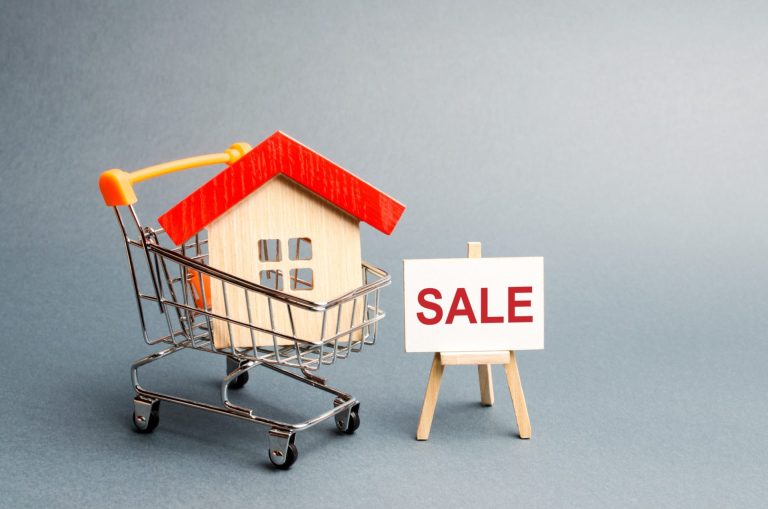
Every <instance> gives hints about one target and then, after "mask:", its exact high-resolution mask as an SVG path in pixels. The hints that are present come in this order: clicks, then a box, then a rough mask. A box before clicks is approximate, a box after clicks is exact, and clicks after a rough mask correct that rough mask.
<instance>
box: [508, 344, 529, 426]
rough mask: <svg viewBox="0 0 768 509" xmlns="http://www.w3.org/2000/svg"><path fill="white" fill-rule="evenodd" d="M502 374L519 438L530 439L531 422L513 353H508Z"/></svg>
mask: <svg viewBox="0 0 768 509" xmlns="http://www.w3.org/2000/svg"><path fill="white" fill-rule="evenodd" d="M504 372H505V373H506V374H507V384H508V385H509V395H510V396H511V397H512V406H514V407H515V417H516V418H517V430H518V432H519V433H520V438H531V421H530V419H529V418H528V407H527V406H526V405H525V394H523V385H522V383H521V382H520V372H519V371H518V369H517V360H516V358H515V352H509V362H508V363H507V364H504Z"/></svg>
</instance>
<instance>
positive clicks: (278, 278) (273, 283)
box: [259, 270, 283, 292]
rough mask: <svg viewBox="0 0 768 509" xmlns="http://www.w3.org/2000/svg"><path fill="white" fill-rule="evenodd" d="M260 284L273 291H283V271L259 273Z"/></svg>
mask: <svg viewBox="0 0 768 509" xmlns="http://www.w3.org/2000/svg"><path fill="white" fill-rule="evenodd" d="M259 284H260V285H261V286H266V287H267V288H272V289H273V290H278V291H281V292H282V291H283V271H281V270H262V271H260V272H259Z"/></svg>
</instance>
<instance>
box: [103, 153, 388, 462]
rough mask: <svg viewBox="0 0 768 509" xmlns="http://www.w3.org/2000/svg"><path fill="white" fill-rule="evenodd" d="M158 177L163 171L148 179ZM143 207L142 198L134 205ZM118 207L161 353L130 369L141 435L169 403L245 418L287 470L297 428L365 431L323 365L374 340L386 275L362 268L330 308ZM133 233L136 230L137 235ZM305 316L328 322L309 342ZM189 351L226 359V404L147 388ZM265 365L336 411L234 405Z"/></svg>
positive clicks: (200, 241)
mask: <svg viewBox="0 0 768 509" xmlns="http://www.w3.org/2000/svg"><path fill="white" fill-rule="evenodd" d="M246 147H247V146H246ZM235 149H238V150H235ZM242 153H243V149H242V147H239V146H238V145H233V147H232V148H231V149H230V150H229V151H227V152H225V153H224V154H211V155H210V156H200V157H198V158H190V159H187V160H180V161H174V162H171V163H165V164H164V165H158V166H157V167H152V168H149V169H145V170H139V171H138V172H134V173H133V174H126V175H134V176H138V177H139V178H137V179H136V180H146V179H147V178H152V177H154V176H159V175H161V174H165V173H169V172H170V171H178V170H181V169H187V168H191V167H197V166H203V165H208V164H214V163H221V162H232V161H233V160H236V158H237V157H238V156H239V155H241V154H242ZM113 171H114V170H113ZM153 171H154V173H155V174H153V175H149V176H147V175H148V173H153ZM127 201H131V200H127ZM135 201H136V199H135V196H134V197H133V200H132V202H135ZM113 209H114V212H115V216H116V218H117V221H118V224H119V227H120V232H121V234H122V237H123V239H124V242H125V249H126V254H127V257H128V265H129V268H130V274H131V281H132V283H133V290H134V293H135V298H136V304H137V307H138V312H139V321H140V324H141V330H142V333H143V336H144V341H145V342H146V343H147V344H148V345H162V346H163V349H161V350H160V351H157V352H154V353H152V354H150V355H147V356H146V357H143V358H141V359H138V360H137V361H135V362H134V363H133V364H132V366H131V379H132V382H133V387H134V390H135V391H136V397H135V398H134V414H133V423H134V425H135V427H136V429H137V430H138V431H139V432H142V433H149V432H152V431H153V430H154V429H155V428H156V427H157V425H158V423H159V410H160V402H161V401H167V402H170V403H175V404H178V405H183V406H187V407H192V408H197V409H200V410H206V411H209V412H213V413H217V414H222V415H228V416H231V417H237V418H239V419H243V420H246V421H250V422H253V423H257V424H262V425H265V426H267V427H268V428H269V431H268V438H269V450H268V455H269V460H270V461H271V462H272V464H273V465H275V466H276V467H278V468H289V467H290V466H291V465H292V464H293V463H294V462H295V461H296V459H297V457H298V449H297V447H296V443H295V439H296V434H297V433H298V432H299V431H303V430H305V429H308V428H310V427H312V426H314V425H316V424H318V423H320V422H322V421H324V420H326V419H331V418H332V419H333V420H334V421H335V424H336V426H337V428H338V429H339V431H341V432H342V433H347V434H351V433H354V431H355V430H356V429H357V427H358V426H359V425H360V416H359V409H360V403H359V401H358V400H356V399H355V398H354V397H353V396H351V395H350V394H347V393H345V392H343V391H340V390H338V389H335V388H333V387H331V386H329V385H328V384H327V383H326V381H325V378H323V377H321V376H319V375H318V374H317V372H318V370H319V369H320V368H321V367H322V366H323V365H330V364H333V363H334V362H336V360H337V359H346V358H348V357H349V355H350V354H351V353H355V352H359V351H361V350H362V349H363V347H365V346H367V345H373V344H374V343H375V341H376V335H377V329H378V322H379V321H380V320H381V319H382V318H384V316H385V314H384V312H383V311H382V309H381V308H380V307H379V294H380V291H381V289H382V288H383V287H385V286H387V285H389V284H390V282H391V280H390V276H389V275H388V274H387V273H386V272H385V271H383V270H381V269H379V268H377V267H374V266H373V265H370V264H368V263H365V262H364V263H363V264H362V267H361V271H362V285H361V286H360V287H358V288H356V289H354V290H352V291H350V292H348V293H346V294H344V295H341V296H339V297H338V298H335V299H333V300H331V301H329V302H312V301H308V300H305V299H301V298H298V297H295V296H293V295H289V294H286V293H283V292H280V291H277V290H275V289H272V288H268V287H265V286H261V285H258V284H255V283H253V282H251V281H246V280H244V279H241V278H238V277H236V276H234V275H232V274H228V273H225V272H222V271H220V270H217V269H216V268H215V267H211V266H209V265H208V263H207V261H208V255H207V240H206V239H205V236H204V234H198V235H195V236H194V237H193V238H191V239H190V240H188V241H187V242H185V243H183V244H182V245H181V246H174V245H173V243H172V242H171V241H170V239H168V238H167V236H166V235H165V234H164V231H163V229H162V228H159V227H157V228H153V227H148V226H143V225H142V224H141V222H140V221H139V218H138V215H137V213H136V210H135V208H134V206H133V203H130V204H126V205H120V206H118V205H115V206H113ZM134 228H135V233H129V231H132V230H133V229H134ZM218 290H220V291H221V293H220V294H219V295H222V296H223V298H224V304H225V305H224V310H223V312H222V310H221V309H218V308H214V307H212V306H211V294H212V292H213V291H218ZM233 295H236V296H237V298H238V299H240V300H241V301H243V302H245V303H246V304H245V308H246V309H247V310H248V316H247V319H246V320H243V317H242V316H241V313H239V314H238V313H233V312H232V309H231V308H232V307H233V306H228V305H227V296H229V298H230V299H231V298H232V296H233ZM255 299H265V300H266V302H267V304H268V306H267V308H266V309H267V310H268V314H269V320H268V323H270V324H273V325H274V323H275V320H274V315H275V314H276V313H278V312H279V313H283V314H284V315H285V314H287V316H288V317H289V318H290V321H289V323H290V329H289V330H278V329H277V328H275V327H274V326H273V327H265V326H264V323H265V322H266V321H265V320H264V319H261V320H256V317H255V316H252V315H251V305H250V304H249V303H250V302H253V301H254V300H255ZM361 308H362V312H361V311H360V309H361ZM150 312H154V313H160V315H162V317H163V320H162V321H164V322H165V326H164V328H163V329H164V330H163V331H162V332H161V333H160V334H159V335H156V334H154V333H153V332H151V327H149V325H148V321H149V318H150V317H149V316H148V313H150ZM301 313H312V314H316V315H317V316H319V317H321V319H318V320H316V322H317V323H319V324H320V325H319V330H317V331H316V333H314V334H313V337H311V338H306V337H302V338H300V337H298V334H297V333H296V328H295V327H294V317H296V316H298V315H299V314H301ZM342 317H344V319H343V320H342ZM216 321H218V322H219V323H220V324H221V323H223V324H226V329H227V330H228V331H229V334H228V337H227V338H225V339H224V340H223V341H222V338H214V333H213V331H214V329H215V327H214V326H213V324H214V322H216ZM235 329H238V330H246V331H247V333H248V334H249V335H250V338H251V343H250V344H249V345H245V346H244V345H243V344H242V342H239V343H236V342H235V340H234V339H233V338H234V334H233V330H235ZM166 332H167V333H166ZM264 338H267V340H266V341H265V339H264ZM185 349H191V350H197V351H201V352H206V353H210V354H218V355H221V356H224V357H226V367H227V373H226V375H225V376H224V377H223V379H222V381H221V404H217V405H213V404H209V403H204V402H199V401H194V400H192V399H186V398H183V397H180V396H176V395H172V394H166V393H162V392H157V391H153V390H150V389H148V388H145V387H143V386H142V385H141V384H140V383H139V368H142V367H143V366H146V365H147V364H150V363H153V362H156V361H160V360H161V359H164V358H166V357H168V356H170V355H171V354H174V353H176V352H179V351H181V350H185ZM257 366H263V367H265V368H268V369H270V370H273V371H275V372H277V373H280V374H281V375H284V376H285V377H287V378H289V379H292V380H297V381H299V382H303V383H304V384H307V385H309V386H310V387H313V388H315V389H317V390H318V391H322V392H325V393H329V394H330V395H332V397H333V400H332V406H331V408H329V409H328V410H326V411H325V412H323V413H321V414H320V415H316V416H314V417H311V418H309V419H306V420H304V421H302V422H298V423H288V422H281V421H278V420H273V419H270V418H267V417H263V416H260V415H257V414H256V413H255V412H254V410H252V409H250V408H245V407H243V406H240V405H236V404H234V403H233V402H232V401H231V400H230V397H229V391H230V390H232V389H239V388H241V387H243V386H244V385H245V384H246V383H247V381H248V372H249V371H250V370H251V369H253V368H255V367H257Z"/></svg>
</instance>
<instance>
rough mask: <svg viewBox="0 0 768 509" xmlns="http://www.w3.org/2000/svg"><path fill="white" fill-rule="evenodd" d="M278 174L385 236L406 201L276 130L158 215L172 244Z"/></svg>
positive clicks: (210, 220) (393, 224)
mask: <svg viewBox="0 0 768 509" xmlns="http://www.w3.org/2000/svg"><path fill="white" fill-rule="evenodd" d="M276 175H285V176H286V177H288V178H290V179H292V180H294V181H295V182H297V183H299V184H301V185H302V186H304V187H306V188H307V189H309V190H310V191H312V192H314V193H315V194H317V195H318V196H320V197H322V198H325V199H326V200H328V201H329V202H331V203H333V204H334V205H336V206H337V207H339V208H340V209H342V210H344V211H346V212H348V213H349V214H351V215H353V216H354V217H356V218H357V219H359V220H360V221H364V222H366V223H368V224H369V225H371V226H373V227H374V228H376V229H377V230H379V231H381V232H382V233H386V234H387V235H389V234H390V233H392V230H394V229H395V226H396V225H397V222H398V221H399V220H400V216H401V215H402V214H403V211H404V210H405V206H404V205H402V204H401V203H400V202H398V201H397V200H395V199H393V198H390V197H389V196H387V195H386V194H384V193H382V192H381V191H379V190H378V189H376V188H375V187H373V186H372V185H370V184H368V183H367V182H364V181H363V180H361V179H359V178H357V177H356V176H354V175H353V174H351V173H350V172H348V171H347V170H345V169H344V168H342V167H341V166H339V165H337V164H335V163H333V162H331V161H329V160H328V159H326V158H325V157H323V156H321V155H320V154H318V153H316V152H314V151H312V150H311V149H309V148H307V147H305V146H304V145H302V144H301V143H299V142H298V141H296V140H294V139H292V138H290V137H288V136H287V135H285V134H283V133H281V132H280V131H277V132H275V133H274V134H273V135H272V136H270V137H269V138H267V139H266V140H264V141H262V142H261V143H260V144H259V145H257V146H256V147H254V148H253V150H251V151H250V152H248V153H247V154H245V155H244V156H243V157H241V158H240V159H239V160H238V161H237V162H235V163H234V164H232V165H231V166H229V167H227V168H226V169H225V170H224V171H222V172H221V173H219V174H218V175H216V176H215V177H214V178H212V179H211V180H209V181H208V182H206V183H205V184H204V185H203V186H202V187H200V188H198V189H197V190H196V191H195V192H193V193H192V194H190V195H189V196H187V197H186V198H184V199H183V200H181V201H180V202H179V203H177V204H176V205H175V206H174V207H173V208H171V209H170V210H168V211H167V212H166V213H165V214H163V215H162V216H160V218H159V219H158V221H159V222H160V225H161V226H162V227H163V228H165V231H166V232H167V233H168V236H170V238H171V240H173V241H174V242H175V243H176V244H181V243H182V242H184V241H185V240H187V239H188V238H190V237H191V236H192V235H194V234H195V233H197V232H198V231H200V230H202V229H203V228H205V227H206V226H208V225H209V224H210V223H211V222H213V221H214V220H215V219H216V218H218V217H219V216H221V215H222V214H224V213H225V212H226V211H228V210H229V209H230V208H232V207H233V206H235V205H236V204H237V203H238V202H240V200H242V199H243V198H245V197H246V196H248V195H249V194H251V193H252V192H254V191H255V190H257V189H258V188H259V187H261V186H262V185H264V184H265V183H266V182H267V181H269V180H270V179H271V178H272V177H274V176H276Z"/></svg>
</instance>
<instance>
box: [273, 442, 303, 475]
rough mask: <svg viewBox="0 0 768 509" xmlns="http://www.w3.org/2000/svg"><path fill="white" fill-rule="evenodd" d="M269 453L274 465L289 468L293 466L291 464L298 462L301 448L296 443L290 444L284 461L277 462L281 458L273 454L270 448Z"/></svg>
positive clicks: (283, 468) (282, 468)
mask: <svg viewBox="0 0 768 509" xmlns="http://www.w3.org/2000/svg"><path fill="white" fill-rule="evenodd" d="M268 454H269V461H270V462H272V465H273V466H274V467H275V468H279V469H280V470H288V469H289V468H291V465H293V464H294V463H296V460H297V459H299V449H298V448H297V447H296V444H288V450H287V451H286V456H285V461H284V462H282V463H276V460H277V459H279V458H278V457H276V456H275V455H274V454H272V450H271V449H270V450H269V451H268Z"/></svg>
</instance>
